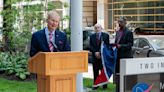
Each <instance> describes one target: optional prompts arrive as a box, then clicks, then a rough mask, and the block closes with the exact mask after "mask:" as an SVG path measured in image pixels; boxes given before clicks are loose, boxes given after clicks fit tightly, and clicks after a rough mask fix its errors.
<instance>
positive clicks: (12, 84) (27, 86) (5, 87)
mask: <svg viewBox="0 0 164 92" xmlns="http://www.w3.org/2000/svg"><path fill="white" fill-rule="evenodd" d="M0 92H37V88H36V82H35V81H30V82H23V81H11V80H6V79H4V78H1V77H0Z"/></svg>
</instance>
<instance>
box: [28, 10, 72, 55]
mask: <svg viewBox="0 0 164 92" xmlns="http://www.w3.org/2000/svg"><path fill="white" fill-rule="evenodd" d="M59 21H60V16H59V14H58V13H57V12H56V11H55V10H52V11H49V12H48V16H47V19H46V22H47V27H45V28H44V29H42V30H40V31H37V32H35V33H33V35H32V39H31V48H30V56H31V57H32V56H34V55H35V54H36V53H38V52H58V51H69V50H70V45H69V44H68V40H67V36H66V34H65V33H64V32H62V31H60V30H59V29H58V26H59Z"/></svg>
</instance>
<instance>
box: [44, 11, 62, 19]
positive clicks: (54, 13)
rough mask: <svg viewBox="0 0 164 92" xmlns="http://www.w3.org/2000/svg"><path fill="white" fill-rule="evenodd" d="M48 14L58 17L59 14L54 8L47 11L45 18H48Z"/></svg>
mask: <svg viewBox="0 0 164 92" xmlns="http://www.w3.org/2000/svg"><path fill="white" fill-rule="evenodd" d="M50 16H55V17H57V18H60V16H59V14H58V13H57V11H56V10H51V11H49V12H48V14H47V19H49V17H50Z"/></svg>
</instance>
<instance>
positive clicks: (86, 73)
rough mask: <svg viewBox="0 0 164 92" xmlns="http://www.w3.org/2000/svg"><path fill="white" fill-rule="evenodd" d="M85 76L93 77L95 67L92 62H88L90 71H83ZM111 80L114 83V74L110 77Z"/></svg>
mask: <svg viewBox="0 0 164 92" xmlns="http://www.w3.org/2000/svg"><path fill="white" fill-rule="evenodd" d="M83 78H91V79H93V67H92V64H90V63H89V64H88V72H84V73H83ZM109 82H111V83H113V75H112V76H111V78H110V79H109Z"/></svg>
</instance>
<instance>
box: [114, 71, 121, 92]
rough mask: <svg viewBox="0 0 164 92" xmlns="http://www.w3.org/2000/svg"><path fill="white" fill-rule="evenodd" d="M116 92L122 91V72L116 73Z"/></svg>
mask: <svg viewBox="0 0 164 92" xmlns="http://www.w3.org/2000/svg"><path fill="white" fill-rule="evenodd" d="M114 77H115V83H116V92H119V91H120V74H115V76H114Z"/></svg>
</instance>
